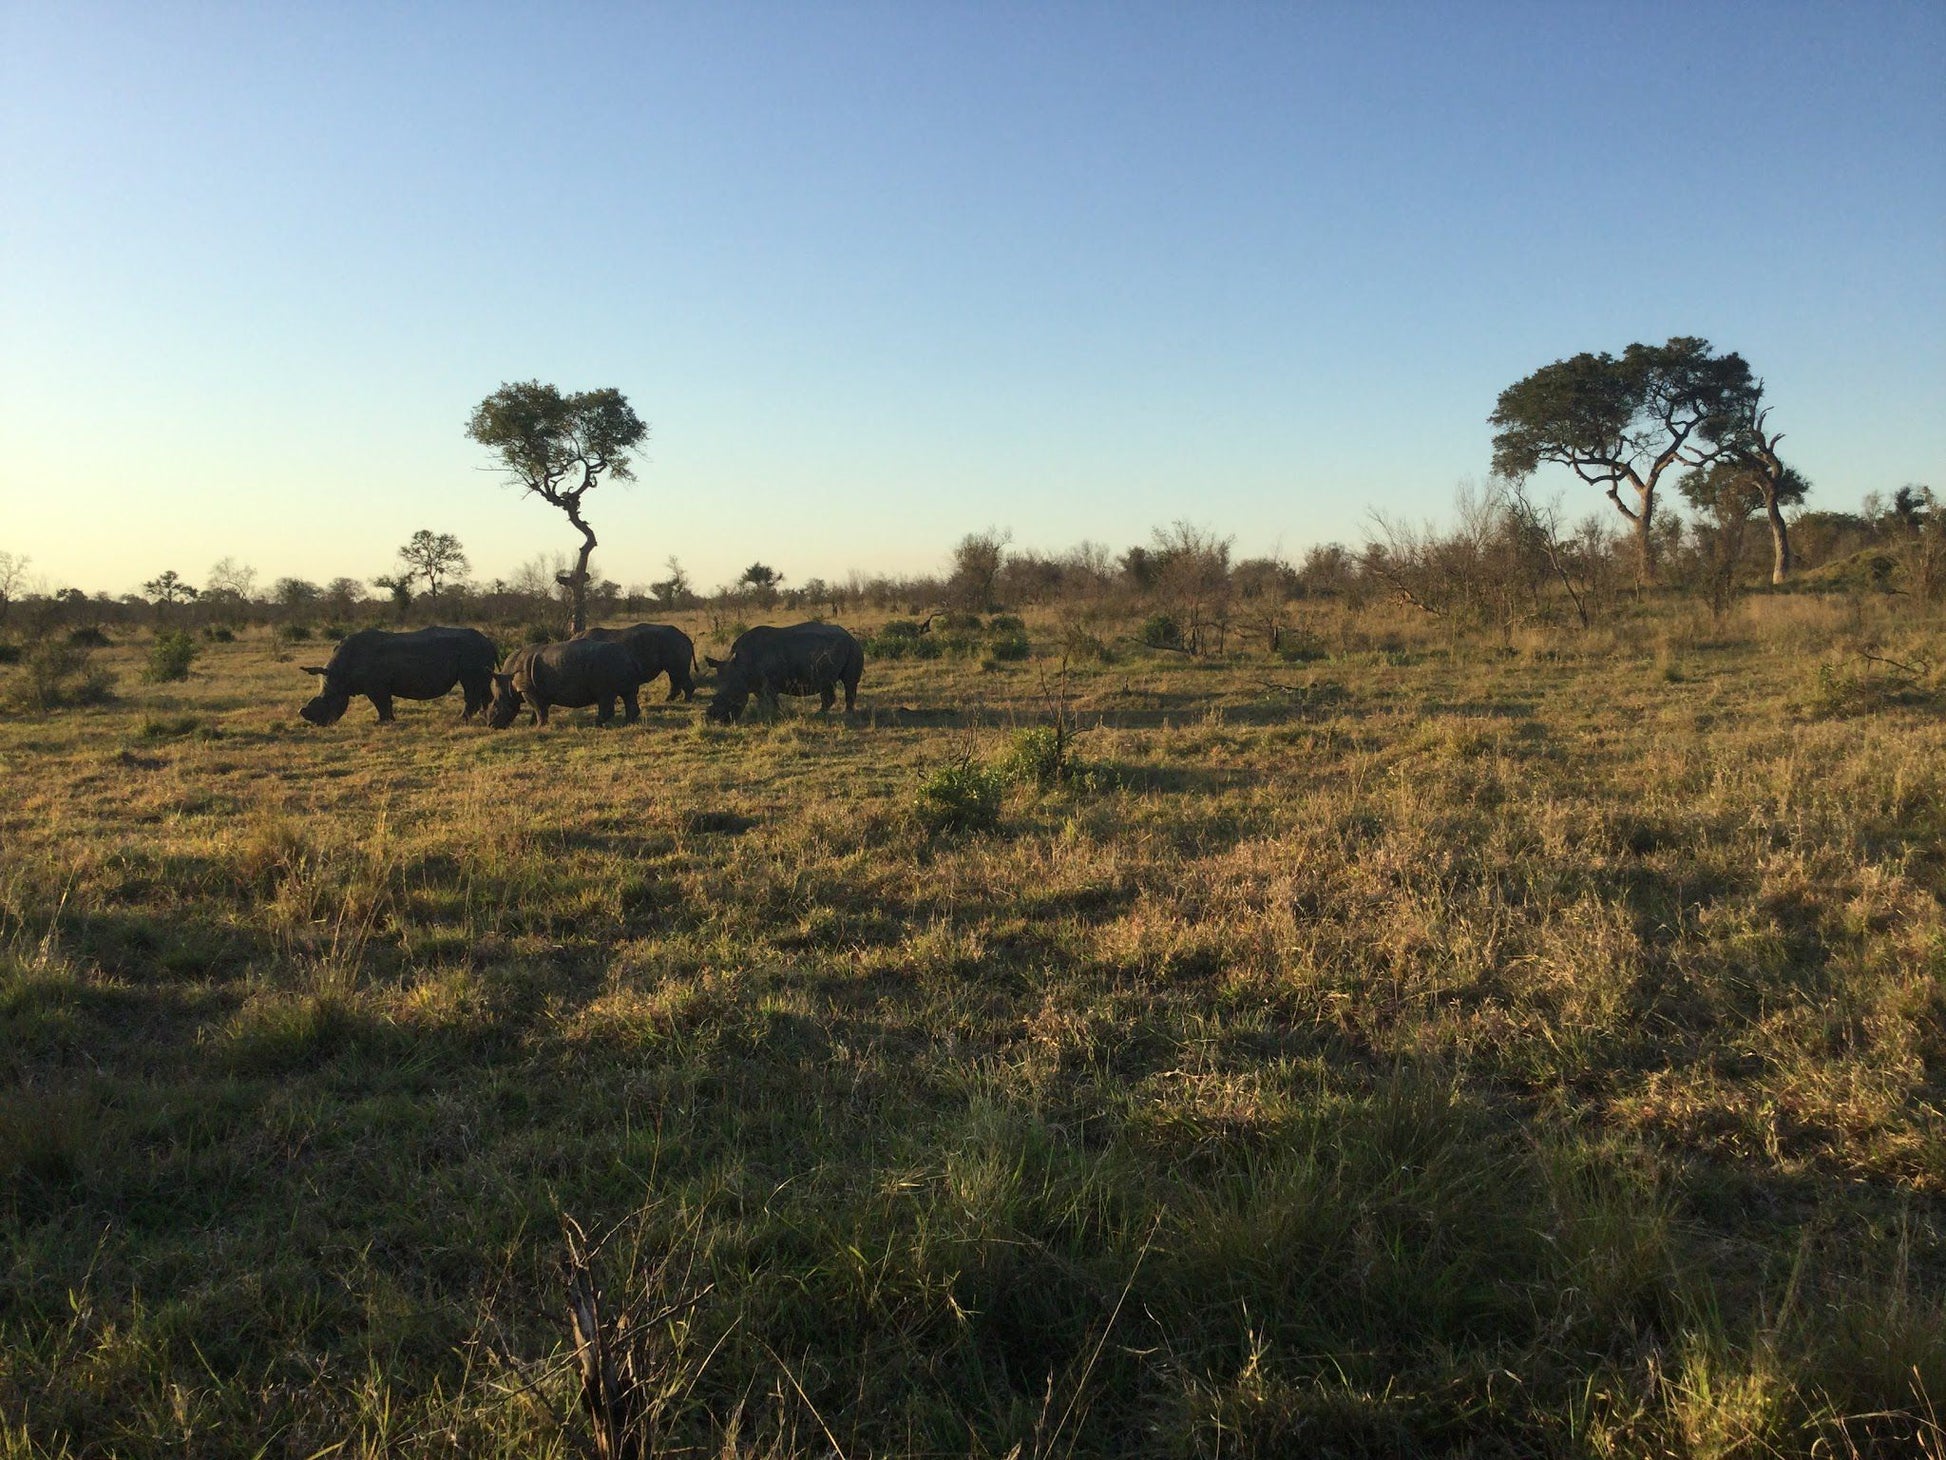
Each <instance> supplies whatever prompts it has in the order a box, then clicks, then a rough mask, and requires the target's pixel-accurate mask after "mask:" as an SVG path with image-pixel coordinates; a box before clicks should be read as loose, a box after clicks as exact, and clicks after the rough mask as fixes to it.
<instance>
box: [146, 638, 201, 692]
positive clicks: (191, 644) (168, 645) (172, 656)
mask: <svg viewBox="0 0 1946 1460" xmlns="http://www.w3.org/2000/svg"><path fill="white" fill-rule="evenodd" d="M201 652H202V650H201V648H200V647H199V646H198V645H197V643H196V641H195V640H194V639H193V638H191V637H190V636H189V634H188V633H187V632H186V631H184V630H182V629H177V630H175V631H174V632H173V633H167V634H157V635H156V638H155V643H153V644H151V645H150V646H149V663H148V667H147V668H145V669H144V670H143V671H142V678H144V679H146V680H147V681H148V682H149V683H150V684H165V683H168V682H169V681H171V680H177V679H187V678H189V666H190V665H191V664H193V663H195V662H196V656H197V655H198V654H199V653H201Z"/></svg>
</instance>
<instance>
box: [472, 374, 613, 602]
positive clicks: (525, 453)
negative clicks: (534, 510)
mask: <svg viewBox="0 0 1946 1460" xmlns="http://www.w3.org/2000/svg"><path fill="white" fill-rule="evenodd" d="M648 430H649V428H648V427H647V426H645V425H644V424H643V423H642V420H641V418H640V417H638V416H637V415H636V414H635V411H634V409H633V408H632V407H631V406H630V405H629V403H628V399H627V397H625V396H624V395H623V394H622V393H621V392H620V391H619V390H615V389H613V388H612V387H610V388H606V389H602V390H584V391H578V392H576V393H574V394H572V395H563V394H562V393H561V392H560V391H559V390H557V389H556V388H555V387H554V386H552V385H542V384H541V383H540V382H539V381H538V380H527V381H520V382H516V383H514V384H503V385H502V386H501V387H500V389H498V390H496V391H495V392H494V393H493V394H492V395H490V396H488V397H487V398H486V399H485V400H483V401H481V402H480V404H479V406H478V407H477V408H476V409H475V410H474V412H473V417H472V419H471V420H470V421H468V422H467V425H466V434H467V435H468V436H470V437H472V438H473V439H474V440H475V441H477V442H479V443H480V444H481V445H482V446H484V447H486V448H487V449H488V450H489V451H492V452H494V453H495V454H496V455H497V456H498V457H499V458H500V465H501V469H502V470H503V471H505V472H506V474H507V475H508V476H509V477H510V478H512V479H513V480H514V481H516V482H518V483H519V484H520V485H521V486H522V487H523V488H524V489H525V490H527V491H529V492H532V493H533V494H534V495H535V496H537V497H539V498H540V499H541V500H542V501H544V502H547V503H548V504H550V505H551V506H554V507H557V508H559V509H560V510H561V511H562V512H564V513H566V514H567V519H568V521H569V522H570V523H571V524H573V526H574V528H575V530H576V531H577V532H579V533H580V534H581V552H580V554H579V556H578V557H577V558H576V560H575V565H574V571H573V572H572V573H566V574H563V575H562V577H561V586H562V587H564V588H566V589H567V590H568V591H569V594H570V595H571V599H572V604H573V607H572V623H571V626H570V631H571V632H573V633H580V632H581V630H583V629H585V628H586V627H587V626H588V582H589V578H590V576H591V575H590V574H589V572H588V559H589V558H590V557H591V556H592V555H593V553H594V550H595V547H596V541H595V533H594V529H593V528H591V527H590V526H588V523H587V521H586V519H585V518H583V517H582V515H581V499H582V498H583V497H585V496H586V495H587V494H588V492H589V491H590V490H592V489H593V488H594V487H595V486H596V485H597V484H598V483H599V482H600V481H601V479H602V477H603V476H611V477H613V478H615V479H616V480H617V481H624V482H626V481H633V480H634V479H635V474H634V473H633V472H632V471H630V470H629V458H628V453H629V452H630V451H631V450H632V449H633V448H634V447H635V446H636V445H637V444H638V443H639V442H640V441H641V440H642V438H643V437H644V436H646V435H647V434H648Z"/></svg>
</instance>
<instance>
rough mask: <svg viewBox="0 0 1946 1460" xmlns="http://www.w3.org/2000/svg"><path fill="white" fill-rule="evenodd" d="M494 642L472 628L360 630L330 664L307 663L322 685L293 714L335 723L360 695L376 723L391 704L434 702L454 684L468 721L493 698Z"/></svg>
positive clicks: (389, 712) (317, 722)
mask: <svg viewBox="0 0 1946 1460" xmlns="http://www.w3.org/2000/svg"><path fill="white" fill-rule="evenodd" d="M499 657H500V655H499V651H498V650H496V649H495V648H494V647H493V640H491V639H489V638H488V637H487V636H486V635H485V634H483V633H481V632H480V631H479V630H477V629H443V628H430V629H414V630H413V631H412V632H411V633H408V634H394V633H390V632H388V631H387V630H385V629H360V630H359V631H358V632H357V633H355V634H352V635H351V636H350V637H348V638H347V639H345V641H344V642H343V643H341V644H339V645H338V648H337V650H336V652H334V653H333V654H332V656H331V662H330V663H329V664H320V665H306V666H305V669H304V672H305V673H306V674H318V675H322V676H323V677H324V682H323V683H322V684H321V685H319V686H318V692H317V694H316V695H315V696H314V697H313V698H312V699H311V700H310V701H309V702H308V703H307V704H305V706H304V707H303V708H302V709H300V710H299V711H298V712H297V713H298V714H300V715H302V716H303V717H304V718H305V719H307V720H309V721H310V722H311V723H312V724H313V725H335V724H337V722H338V721H339V719H341V718H342V717H343V715H344V713H345V711H346V710H347V709H349V708H350V707H351V697H352V696H353V695H364V696H365V697H366V698H367V699H369V700H370V701H371V702H372V705H373V707H374V708H375V709H376V710H377V711H378V718H379V719H380V720H390V719H391V718H392V700H393V699H394V697H396V698H398V699H402V700H436V699H438V698H439V697H440V696H441V695H443V694H446V693H448V692H449V691H450V690H451V689H452V687H453V686H454V685H455V684H457V685H458V686H459V687H460V688H461V689H462V690H464V691H465V693H466V709H465V711H464V712H463V713H462V714H461V716H460V718H461V719H467V720H470V719H471V718H472V717H473V716H474V715H475V714H476V713H477V712H479V711H481V710H484V709H485V708H486V707H487V701H488V700H490V699H491V698H492V697H493V666H494V663H495V662H496V661H497V660H498V659H499Z"/></svg>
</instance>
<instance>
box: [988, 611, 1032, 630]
mask: <svg viewBox="0 0 1946 1460" xmlns="http://www.w3.org/2000/svg"><path fill="white" fill-rule="evenodd" d="M987 632H988V633H990V634H1024V633H1026V632H1027V624H1026V622H1025V620H1023V619H1022V618H1021V617H1020V615H1019V614H1017V613H996V614H995V615H994V616H993V617H992V618H990V619H988V620H987Z"/></svg>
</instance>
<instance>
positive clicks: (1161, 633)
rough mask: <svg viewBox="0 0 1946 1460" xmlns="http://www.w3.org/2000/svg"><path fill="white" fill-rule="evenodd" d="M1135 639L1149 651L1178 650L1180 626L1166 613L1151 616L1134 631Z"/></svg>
mask: <svg viewBox="0 0 1946 1460" xmlns="http://www.w3.org/2000/svg"><path fill="white" fill-rule="evenodd" d="M1135 637H1136V638H1138V639H1140V640H1141V641H1142V642H1143V643H1144V644H1147V645H1148V646H1149V647H1150V648H1151V649H1180V648H1181V647H1182V625H1181V624H1179V623H1177V622H1176V621H1175V620H1174V619H1173V618H1171V617H1169V615H1168V614H1166V613H1157V614H1151V615H1149V617H1148V618H1146V619H1144V620H1143V621H1142V627H1141V628H1139V629H1137V630H1136V631H1135Z"/></svg>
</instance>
